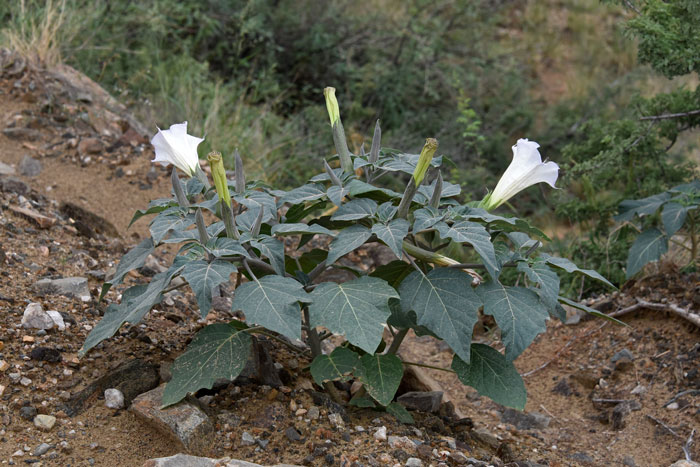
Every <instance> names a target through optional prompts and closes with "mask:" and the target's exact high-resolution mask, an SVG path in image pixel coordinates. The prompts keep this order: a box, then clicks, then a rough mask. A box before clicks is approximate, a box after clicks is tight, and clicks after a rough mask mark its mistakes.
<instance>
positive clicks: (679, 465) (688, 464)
mask: <svg viewBox="0 0 700 467" xmlns="http://www.w3.org/2000/svg"><path fill="white" fill-rule="evenodd" d="M669 467H700V463H698V462H695V461H687V460H685V459H682V460H679V461H676V462H674V463H673V464H671V465H670V466H669Z"/></svg>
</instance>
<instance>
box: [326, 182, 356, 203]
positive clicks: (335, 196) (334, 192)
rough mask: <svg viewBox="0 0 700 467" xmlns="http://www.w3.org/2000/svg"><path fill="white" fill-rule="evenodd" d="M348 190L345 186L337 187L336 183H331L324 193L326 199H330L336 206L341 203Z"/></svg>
mask: <svg viewBox="0 0 700 467" xmlns="http://www.w3.org/2000/svg"><path fill="white" fill-rule="evenodd" d="M349 192H350V191H349V190H348V189H347V188H342V187H339V186H338V185H332V186H330V187H328V191H326V195H327V196H328V199H330V200H331V202H332V203H333V204H335V205H336V206H340V205H341V204H342V203H343V198H344V197H345V195H347V194H348V193H349Z"/></svg>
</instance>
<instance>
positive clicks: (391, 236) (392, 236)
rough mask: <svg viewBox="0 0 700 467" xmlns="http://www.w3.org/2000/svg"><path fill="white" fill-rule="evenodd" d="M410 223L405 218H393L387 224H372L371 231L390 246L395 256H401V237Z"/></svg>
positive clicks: (402, 237) (406, 232)
mask: <svg viewBox="0 0 700 467" xmlns="http://www.w3.org/2000/svg"><path fill="white" fill-rule="evenodd" d="M409 227H410V225H409V224H408V221H407V220H406V219H394V220H393V221H391V222H389V224H388V225H387V224H374V225H373V226H372V233H373V234H374V235H376V236H377V238H379V240H381V241H382V242H384V244H385V245H386V246H388V247H389V248H391V251H393V252H394V254H395V255H396V257H397V258H399V259H401V258H402V257H403V247H402V245H403V239H404V238H405V237H406V235H408V228H409Z"/></svg>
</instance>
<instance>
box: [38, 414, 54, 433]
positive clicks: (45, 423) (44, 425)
mask: <svg viewBox="0 0 700 467" xmlns="http://www.w3.org/2000/svg"><path fill="white" fill-rule="evenodd" d="M55 424H56V417H54V416H53V415H41V414H40V415H37V416H36V417H34V426H35V427H37V428H39V429H40V430H44V431H49V430H50V429H51V428H53V426H54V425H55Z"/></svg>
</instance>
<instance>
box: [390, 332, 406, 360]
mask: <svg viewBox="0 0 700 467" xmlns="http://www.w3.org/2000/svg"><path fill="white" fill-rule="evenodd" d="M406 334H408V328H406V329H401V330H400V331H399V332H398V333H397V334H396V337H394V340H392V341H391V345H390V346H389V349H388V350H387V351H386V354H387V355H396V352H398V351H399V347H400V346H401V343H402V342H403V340H404V338H405V337H406Z"/></svg>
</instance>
